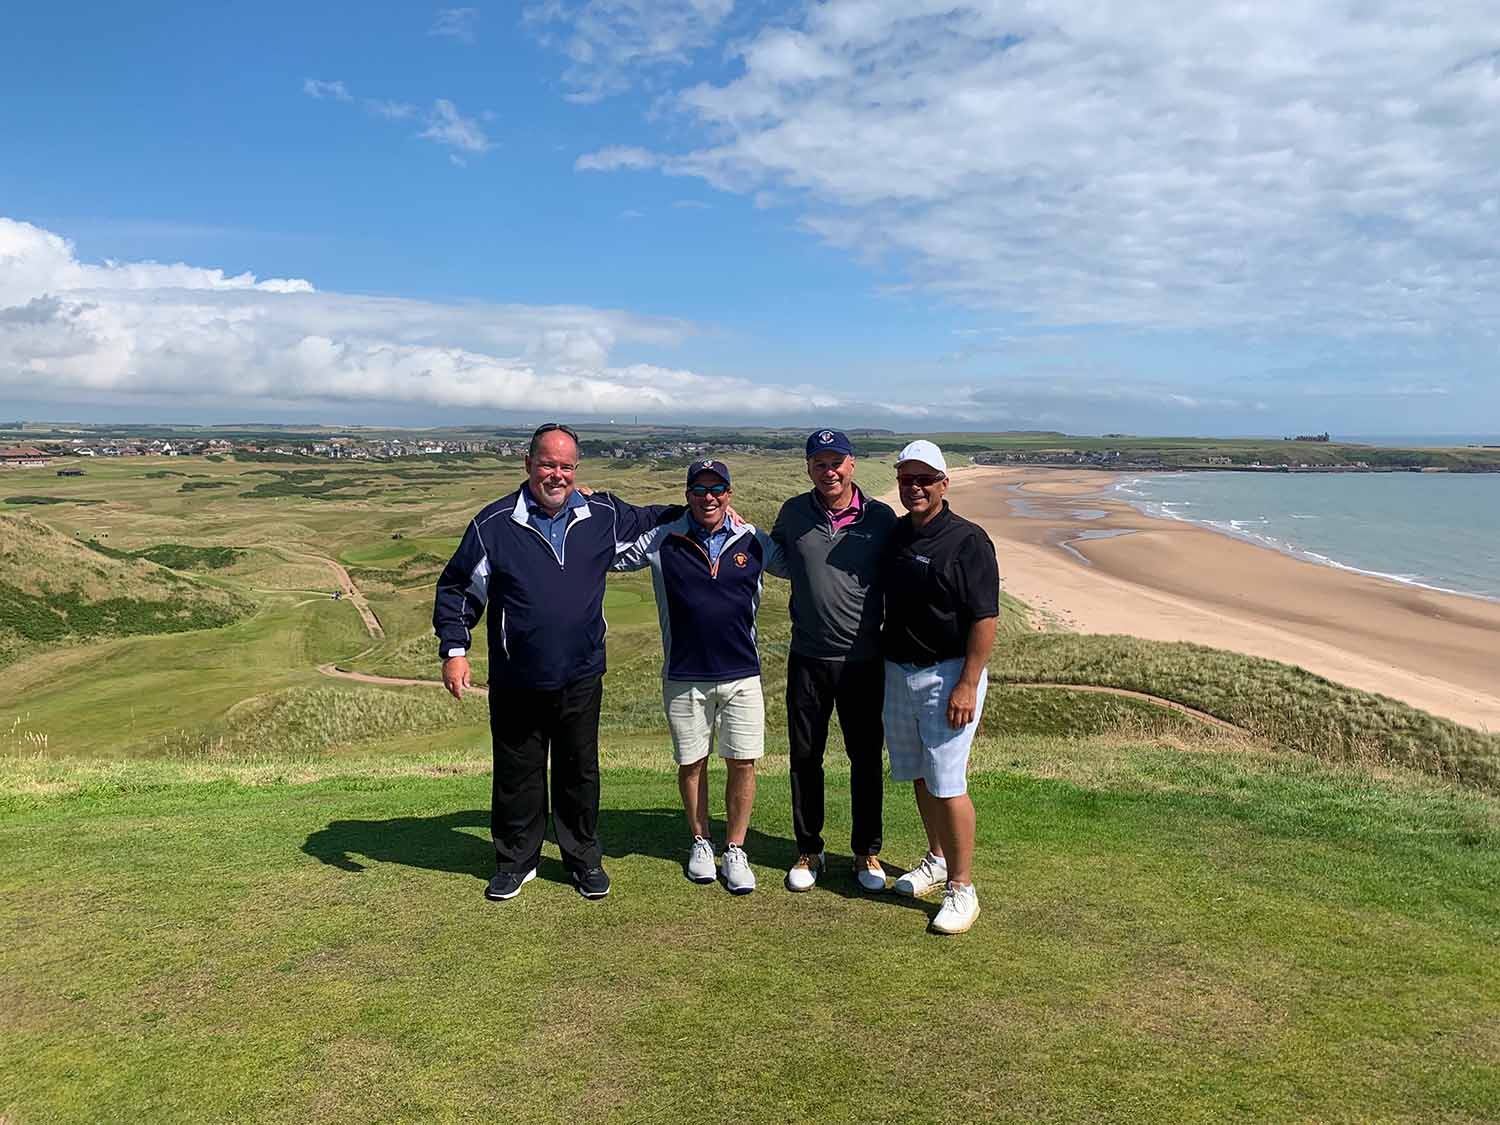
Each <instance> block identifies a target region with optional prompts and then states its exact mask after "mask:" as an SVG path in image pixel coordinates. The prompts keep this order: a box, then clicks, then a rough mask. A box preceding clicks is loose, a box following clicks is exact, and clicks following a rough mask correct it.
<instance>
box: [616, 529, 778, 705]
mask: <svg viewBox="0 0 1500 1125" xmlns="http://www.w3.org/2000/svg"><path fill="white" fill-rule="evenodd" d="M692 518H693V517H692V514H691V513H684V514H683V515H682V516H680V517H679V518H677V519H675V520H673V521H672V522H671V523H666V524H662V525H661V526H660V527H658V528H656V529H655V530H653V531H650V532H647V533H646V534H645V535H643V536H642V537H641V538H640V539H638V540H637V541H636V542H635V543H634V544H632V545H631V547H630V548H629V549H628V550H627V551H625V552H624V553H622V554H621V556H620V558H619V559H618V560H617V561H616V563H615V569H616V570H639V569H640V568H641V567H644V566H649V567H650V568H651V582H652V585H653V586H654V587H655V591H656V612H657V616H658V617H659V618H660V619H661V641H662V651H663V657H664V664H663V674H664V675H665V677H666V678H667V679H669V680H707V681H710V682H714V683H721V682H723V681H725V680H741V679H745V678H747V677H749V676H758V675H760V653H759V652H758V651H757V649H756V633H755V615H756V613H757V611H758V610H759V609H760V594H761V577H762V574H763V573H764V572H765V571H766V570H768V569H771V570H775V569H776V567H775V565H774V559H773V557H772V556H773V555H774V554H775V553H776V548H775V545H774V544H772V542H771V540H770V537H769V536H768V535H767V534H766V533H765V532H763V531H760V530H758V529H757V528H756V527H755V526H754V525H753V524H747V523H738V524H731V526H730V537H729V541H728V542H727V543H725V544H724V549H723V550H722V551H720V552H719V560H718V562H717V563H710V562H709V558H708V552H707V551H706V550H705V549H704V548H703V545H702V544H700V543H699V542H698V541H697V540H696V539H694V538H693V537H692V534H691V531H690V529H691V526H692V524H691V521H692Z"/></svg>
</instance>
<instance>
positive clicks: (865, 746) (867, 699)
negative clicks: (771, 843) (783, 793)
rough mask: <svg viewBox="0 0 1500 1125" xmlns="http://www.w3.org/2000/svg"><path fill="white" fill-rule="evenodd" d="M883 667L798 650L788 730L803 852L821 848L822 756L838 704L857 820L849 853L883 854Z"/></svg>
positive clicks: (789, 679) (792, 662)
mask: <svg viewBox="0 0 1500 1125" xmlns="http://www.w3.org/2000/svg"><path fill="white" fill-rule="evenodd" d="M884 701H885V662H884V661H883V660H880V659H878V658H877V659H875V660H813V659H811V658H809V657H805V656H799V655H797V654H796V653H795V652H794V653H791V654H790V655H789V656H788V658H787V665H786V725H787V734H788V736H789V739H790V742H791V772H792V831H793V832H795V833H796V836H797V850H798V851H800V852H803V853H806V854H809V855H816V854H817V853H818V852H821V851H822V850H823V751H824V749H825V748H826V747H827V744H828V719H829V716H830V715H832V713H833V709H834V707H835V706H837V707H838V712H839V727H840V728H841V729H842V730H843V732H844V752H845V753H846V754H848V755H849V768H850V777H849V798H850V805H851V811H852V813H853V819H854V830H853V832H852V833H851V834H850V839H849V847H850V849H851V850H852V851H853V853H854V854H855V855H857V856H861V855H875V854H877V853H878V852H879V851H880V830H881V825H880V805H881V799H882V797H883V796H884V795H885V774H884V763H883V761H882V758H881V753H880V752H881V748H882V747H883V746H884V744H885V724H884V723H883V722H882V720H881V705H882V704H883V703H884Z"/></svg>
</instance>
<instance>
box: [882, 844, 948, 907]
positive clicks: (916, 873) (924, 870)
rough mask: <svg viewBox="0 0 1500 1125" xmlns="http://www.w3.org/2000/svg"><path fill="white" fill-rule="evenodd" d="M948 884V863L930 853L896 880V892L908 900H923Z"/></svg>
mask: <svg viewBox="0 0 1500 1125" xmlns="http://www.w3.org/2000/svg"><path fill="white" fill-rule="evenodd" d="M947 882H948V861H947V860H946V859H944V858H943V857H942V856H940V855H933V854H932V853H931V852H928V853H927V854H926V855H924V856H923V857H922V862H921V863H919V864H917V865H916V866H915V867H913V868H912V869H911V870H910V871H908V872H907V873H906V874H905V875H903V876H901V878H899V879H897V880H896V886H895V888H894V889H895V891H896V893H897V894H898V895H906V896H907V897H908V898H921V897H922V896H923V895H925V894H928V893H929V892H931V891H935V890H937V888H938V887H941V886H943V884H945V883H947Z"/></svg>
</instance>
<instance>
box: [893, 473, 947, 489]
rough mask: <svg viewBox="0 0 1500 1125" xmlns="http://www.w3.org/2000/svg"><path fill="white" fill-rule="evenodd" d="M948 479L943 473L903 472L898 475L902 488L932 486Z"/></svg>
mask: <svg viewBox="0 0 1500 1125" xmlns="http://www.w3.org/2000/svg"><path fill="white" fill-rule="evenodd" d="M946 479H947V478H946V477H944V476H943V475H942V474H941V473H902V474H900V475H899V476H897V477H896V483H897V484H899V485H900V486H901V487H902V488H931V487H932V486H933V485H935V484H937V482H938V481H940V480H946Z"/></svg>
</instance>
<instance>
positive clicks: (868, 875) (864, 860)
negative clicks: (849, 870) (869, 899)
mask: <svg viewBox="0 0 1500 1125" xmlns="http://www.w3.org/2000/svg"><path fill="white" fill-rule="evenodd" d="M854 878H855V880H856V881H857V882H858V883H859V885H860V887H861V888H862V889H864V890H866V891H869V892H870V893H871V894H879V893H880V892H882V891H884V890H885V868H884V867H881V866H880V860H878V859H876V858H875V857H874V856H872V855H862V856H856V857H855V859H854Z"/></svg>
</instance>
